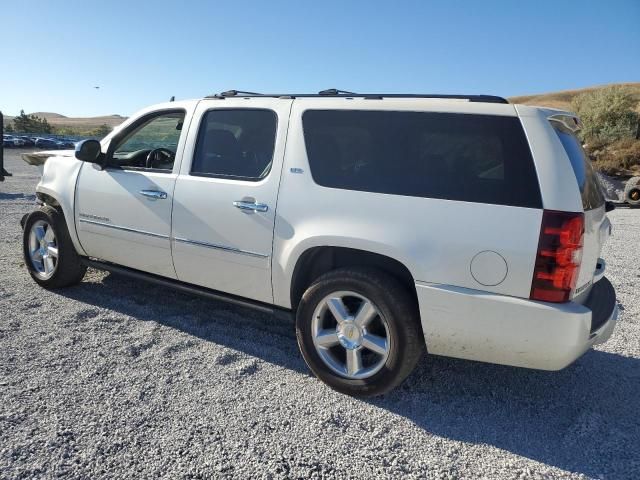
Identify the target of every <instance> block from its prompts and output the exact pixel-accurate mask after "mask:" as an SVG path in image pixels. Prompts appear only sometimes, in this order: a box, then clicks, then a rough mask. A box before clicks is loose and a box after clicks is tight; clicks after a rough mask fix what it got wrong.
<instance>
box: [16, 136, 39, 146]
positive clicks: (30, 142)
mask: <svg viewBox="0 0 640 480" xmlns="http://www.w3.org/2000/svg"><path fill="white" fill-rule="evenodd" d="M18 138H19V139H20V140H22V142H23V146H24V147H34V146H35V144H36V142H35V141H34V140H33V139H32V138H31V137H27V136H25V135H20V136H19V137H18Z"/></svg>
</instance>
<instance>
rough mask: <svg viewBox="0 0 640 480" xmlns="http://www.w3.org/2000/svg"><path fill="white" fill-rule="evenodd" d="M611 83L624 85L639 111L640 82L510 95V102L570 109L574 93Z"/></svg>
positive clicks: (599, 87)
mask: <svg viewBox="0 0 640 480" xmlns="http://www.w3.org/2000/svg"><path fill="white" fill-rule="evenodd" d="M611 85H619V86H622V87H625V88H626V89H627V90H628V91H629V93H631V95H633V97H634V98H635V99H636V102H637V105H636V109H637V110H638V111H639V112H640V82H632V83H617V84H609V85H598V86H595V87H587V88H580V89H577V90H561V91H559V92H550V93H540V94H536V95H521V96H517V97H510V98H509V101H510V102H511V103H520V104H524V105H536V106H541V107H550V108H559V109H562V110H571V101H572V100H573V98H574V97H575V96H576V95H579V94H581V93H585V92H591V91H594V90H598V89H601V88H604V87H610V86H611Z"/></svg>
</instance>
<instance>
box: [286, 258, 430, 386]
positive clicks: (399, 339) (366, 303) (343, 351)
mask: <svg viewBox="0 0 640 480" xmlns="http://www.w3.org/2000/svg"><path fill="white" fill-rule="evenodd" d="M296 334H297V338H298V345H299V346H300V350H301V352H302V355H303V356H304V359H305V361H306V362H307V364H308V365H309V367H310V368H311V370H312V371H313V372H314V373H315V375H316V376H317V377H318V378H320V379H321V380H322V381H324V382H325V383H327V384H328V385H329V386H330V387H332V388H334V389H335V390H338V391H340V392H342V393H346V394H348V395H359V396H373V395H380V394H382V393H385V392H387V391H389V390H391V389H392V388H394V387H395V386H397V385H399V384H400V383H401V382H402V381H403V380H404V379H405V378H406V377H407V375H409V373H411V371H412V370H413V368H414V367H415V365H416V363H417V361H418V360H419V358H420V355H421V354H422V352H423V345H424V337H423V335H422V329H421V327H420V322H419V318H418V312H417V306H416V305H415V301H414V300H413V299H412V298H411V296H410V295H409V293H408V292H407V291H406V290H405V289H404V288H403V287H402V286H401V285H400V284H399V283H398V282H397V281H396V280H395V279H394V278H393V277H390V276H388V275H386V274H384V273H383V272H379V271H377V270H373V269H366V268H344V269H339V270H335V271H332V272H329V273H327V274H325V275H323V276H322V277H320V278H319V279H318V280H316V282H314V283H313V285H311V286H310V287H309V289H308V290H307V291H306V292H305V294H304V295H303V297H302V300H301V302H300V305H299V307H298V311H297V315H296Z"/></svg>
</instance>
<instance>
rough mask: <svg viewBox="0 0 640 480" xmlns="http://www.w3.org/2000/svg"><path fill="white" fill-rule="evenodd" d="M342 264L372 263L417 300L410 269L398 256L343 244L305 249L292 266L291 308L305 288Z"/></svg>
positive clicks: (298, 300) (344, 265) (367, 265)
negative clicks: (388, 255) (342, 245)
mask: <svg viewBox="0 0 640 480" xmlns="http://www.w3.org/2000/svg"><path fill="white" fill-rule="evenodd" d="M342 267H374V268H377V269H379V270H382V271H383V272H385V273H387V274H388V275H391V276H392V277H394V278H395V279H396V280H398V281H399V282H400V284H401V285H402V286H403V287H405V288H406V289H407V291H408V292H409V294H410V295H411V296H412V297H413V298H414V299H415V300H416V302H417V293H416V285H415V283H414V280H413V276H412V275H411V272H409V269H408V268H407V267H405V266H404V265H403V264H402V263H400V262H399V261H398V260H396V259H393V258H391V257H387V256H385V255H380V254H378V253H372V252H367V251H365V250H357V249H353V248H345V247H315V248H311V249H309V250H307V251H306V252H304V253H303V254H302V255H301V256H300V258H299V259H298V262H297V263H296V266H295V268H294V270H293V278H292V281H291V308H292V309H293V310H294V311H295V310H296V309H297V308H298V303H299V302H300V299H301V298H302V295H303V294H304V292H305V290H306V289H307V288H308V287H309V285H311V284H312V283H313V282H314V281H315V280H316V279H317V278H318V277H320V276H321V275H324V274H325V273H327V272H330V271H331V270H335V269H337V268H342Z"/></svg>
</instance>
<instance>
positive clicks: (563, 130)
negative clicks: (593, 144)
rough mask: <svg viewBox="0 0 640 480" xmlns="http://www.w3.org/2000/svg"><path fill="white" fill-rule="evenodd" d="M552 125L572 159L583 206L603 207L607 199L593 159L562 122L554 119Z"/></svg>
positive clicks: (589, 207)
mask: <svg viewBox="0 0 640 480" xmlns="http://www.w3.org/2000/svg"><path fill="white" fill-rule="evenodd" d="M551 125H553V129H554V130H555V131H556V133H557V134H558V138H560V142H562V146H563V147H564V150H565V152H567V156H568V157H569V160H570V161H571V166H572V167H573V173H575V175H576V180H577V181H578V187H579V188H580V195H581V196H582V208H584V209H585V210H592V209H594V208H599V207H601V206H602V205H604V201H605V199H604V195H603V193H602V188H601V187H600V180H599V179H598V175H597V174H596V172H595V170H594V169H593V165H591V160H589V157H588V156H587V154H586V152H585V151H584V149H583V148H582V144H581V143H580V140H579V139H578V137H576V135H575V134H574V133H573V132H572V131H571V130H569V129H568V128H567V127H566V126H564V125H563V124H562V123H561V122H558V121H554V120H552V121H551Z"/></svg>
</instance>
